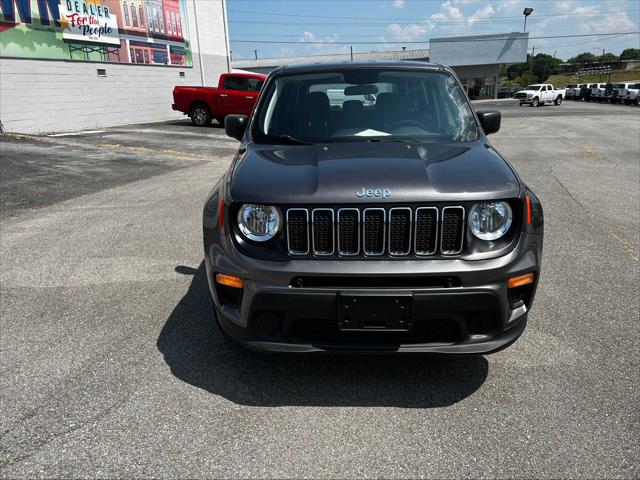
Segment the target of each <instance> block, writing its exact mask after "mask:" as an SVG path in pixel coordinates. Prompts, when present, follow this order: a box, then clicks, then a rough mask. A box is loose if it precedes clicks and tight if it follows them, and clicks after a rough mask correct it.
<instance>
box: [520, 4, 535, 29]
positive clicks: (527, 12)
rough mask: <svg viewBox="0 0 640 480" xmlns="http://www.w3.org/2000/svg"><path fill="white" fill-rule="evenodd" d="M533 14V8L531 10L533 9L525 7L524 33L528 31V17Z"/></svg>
mask: <svg viewBox="0 0 640 480" xmlns="http://www.w3.org/2000/svg"><path fill="white" fill-rule="evenodd" d="M532 12H533V8H531V7H525V9H524V11H523V12H522V14H523V15H524V30H523V32H526V31H527V17H528V16H529V15H531V13H532Z"/></svg>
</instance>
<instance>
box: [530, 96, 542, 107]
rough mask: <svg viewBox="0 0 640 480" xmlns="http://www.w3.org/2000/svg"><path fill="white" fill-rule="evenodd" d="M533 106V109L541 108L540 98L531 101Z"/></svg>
mask: <svg viewBox="0 0 640 480" xmlns="http://www.w3.org/2000/svg"><path fill="white" fill-rule="evenodd" d="M531 106H532V107H539V106H540V100H539V99H538V97H536V98H534V99H533V100H531Z"/></svg>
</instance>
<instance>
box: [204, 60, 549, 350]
mask: <svg viewBox="0 0 640 480" xmlns="http://www.w3.org/2000/svg"><path fill="white" fill-rule="evenodd" d="M329 97H331V98H332V99H336V98H340V99H341V100H340V102H336V101H331V102H330V100H329ZM374 100H375V101H374ZM500 119H501V116H500V113H499V112H496V111H485V112H474V110H473V108H472V107H471V105H470V104H469V101H468V99H467V97H466V96H465V94H464V91H463V89H462V88H461V85H460V83H459V81H458V80H457V78H456V77H455V75H454V73H453V72H452V71H451V70H449V69H447V68H445V67H442V66H439V65H431V64H425V63H411V62H400V63H365V64H358V63H345V64H318V65H311V66H290V67H283V68H280V69H278V70H275V71H274V72H272V73H271V75H269V77H268V79H267V80H266V83H265V85H264V87H263V89H262V92H261V94H260V99H259V100H258V103H257V104H256V107H255V109H254V111H253V113H252V115H251V117H249V118H248V117H246V116H242V115H232V116H229V117H227V118H226V121H225V127H226V131H227V134H228V135H230V136H232V137H234V138H236V139H238V140H241V145H240V148H239V150H238V152H237V154H236V155H235V157H234V159H233V163H232V164H231V166H230V168H229V170H228V171H227V172H226V174H225V175H224V176H223V177H222V179H221V180H220V181H219V182H218V184H217V185H216V186H215V187H214V189H213V190H212V192H211V194H210V195H209V197H208V199H207V201H206V204H205V208H204V251H205V261H206V267H207V275H208V279H209V285H210V287H211V293H212V295H213V300H214V305H215V313H216V318H217V321H218V324H219V325H220V327H221V328H222V330H223V331H224V332H225V333H226V334H227V335H229V336H231V337H233V338H234V339H236V340H237V341H239V342H241V343H243V344H244V345H246V346H248V347H251V348H253V349H256V350H262V351H277V352H328V351H353V352H441V353H480V352H482V353H485V352H492V351H497V350H500V349H502V348H505V347H506V346H508V345H510V344H511V343H513V342H514V341H515V340H516V339H517V338H518V337H519V336H520V334H521V333H522V332H523V330H524V328H525V325H526V321H527V313H528V311H529V309H530V308H531V304H532V301H533V297H534V293H535V289H536V285H537V282H538V277H539V273H540V260H541V255H542V238H543V237H542V233H543V219H542V207H541V205H540V201H539V200H538V198H537V197H536V196H535V195H534V194H533V193H532V192H531V191H530V190H529V189H528V188H527V187H526V186H525V185H524V183H523V182H522V181H521V180H520V178H519V177H518V175H517V174H516V172H515V171H514V170H513V168H512V167H511V166H510V165H509V164H508V163H507V162H506V161H505V160H504V159H503V158H502V157H501V156H500V154H499V153H498V152H496V151H495V150H494V149H493V147H492V146H491V144H490V143H489V141H488V139H487V137H486V135H487V134H489V133H493V132H497V131H498V129H499V128H500Z"/></svg>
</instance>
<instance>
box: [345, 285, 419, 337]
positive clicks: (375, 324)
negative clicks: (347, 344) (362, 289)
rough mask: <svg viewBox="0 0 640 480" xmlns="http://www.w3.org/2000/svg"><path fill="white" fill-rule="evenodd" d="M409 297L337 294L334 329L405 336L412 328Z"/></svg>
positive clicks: (411, 309) (411, 304)
mask: <svg viewBox="0 0 640 480" xmlns="http://www.w3.org/2000/svg"><path fill="white" fill-rule="evenodd" d="M412 307H413V298H412V296H411V295H344V294H338V328H339V329H340V330H347V331H367V332H372V331H384V332H389V331H396V332H406V331H409V330H411V328H412V327H413V308H412Z"/></svg>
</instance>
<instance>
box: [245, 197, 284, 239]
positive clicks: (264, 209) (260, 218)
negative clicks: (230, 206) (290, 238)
mask: <svg viewBox="0 0 640 480" xmlns="http://www.w3.org/2000/svg"><path fill="white" fill-rule="evenodd" d="M281 225H282V215H281V214H280V210H278V208H277V207H272V206H269V205H254V204H250V203H247V204H244V205H242V207H241V208H240V211H239V212H238V226H239V227H240V231H241V232H242V234H243V235H244V236H245V237H247V238H248V239H249V240H253V241H255V242H266V241H267V240H271V239H272V238H273V237H274V236H275V235H276V233H278V230H280V226H281Z"/></svg>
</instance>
